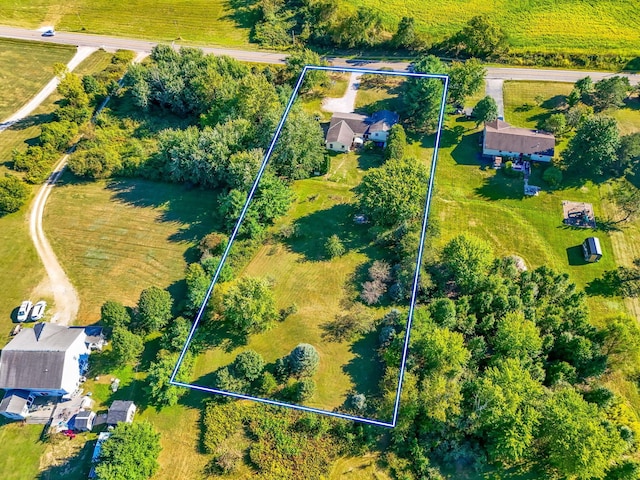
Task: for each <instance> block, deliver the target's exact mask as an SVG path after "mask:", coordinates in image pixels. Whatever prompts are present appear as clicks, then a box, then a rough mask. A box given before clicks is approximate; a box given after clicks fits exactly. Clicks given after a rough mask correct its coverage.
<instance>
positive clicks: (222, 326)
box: [189, 320, 248, 355]
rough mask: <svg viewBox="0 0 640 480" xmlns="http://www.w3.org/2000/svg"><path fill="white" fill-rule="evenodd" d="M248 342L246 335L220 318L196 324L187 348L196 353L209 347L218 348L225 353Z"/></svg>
mask: <svg viewBox="0 0 640 480" xmlns="http://www.w3.org/2000/svg"><path fill="white" fill-rule="evenodd" d="M247 343H248V336H247V335H246V334H244V333H240V332H238V331H237V329H235V328H234V327H233V326H232V325H230V324H228V323H227V322H224V321H221V320H208V321H205V322H204V324H203V323H201V324H200V325H198V328H197V330H196V333H195V335H194V337H193V340H192V342H191V345H190V346H189V349H190V350H191V351H192V352H193V353H194V354H196V355H197V354H198V353H199V352H202V351H203V350H207V349H210V348H220V349H222V350H224V351H225V352H226V353H229V352H232V351H233V350H235V349H236V348H238V347H241V346H243V345H246V344H247Z"/></svg>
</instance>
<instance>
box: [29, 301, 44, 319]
mask: <svg viewBox="0 0 640 480" xmlns="http://www.w3.org/2000/svg"><path fill="white" fill-rule="evenodd" d="M46 308H47V302H45V301H44V300H40V301H39V302H38V303H36V304H35V305H34V306H33V310H32V311H31V321H32V322H35V321H36V320H40V319H41V318H42V317H44V311H45V309H46Z"/></svg>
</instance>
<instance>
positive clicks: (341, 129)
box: [327, 120, 354, 145]
mask: <svg viewBox="0 0 640 480" xmlns="http://www.w3.org/2000/svg"><path fill="white" fill-rule="evenodd" d="M353 136H354V133H353V130H351V127H349V125H348V124H347V123H346V122H345V121H343V120H341V121H339V122H338V123H335V124H334V125H333V126H331V127H329V130H328V131H327V142H331V143H333V142H337V143H343V144H345V145H351V142H352V141H353Z"/></svg>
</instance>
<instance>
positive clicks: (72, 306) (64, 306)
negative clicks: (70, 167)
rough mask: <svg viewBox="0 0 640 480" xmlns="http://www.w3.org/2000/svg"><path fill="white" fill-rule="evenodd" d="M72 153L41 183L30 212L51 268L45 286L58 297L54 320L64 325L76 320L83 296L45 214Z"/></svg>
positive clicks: (32, 232)
mask: <svg viewBox="0 0 640 480" xmlns="http://www.w3.org/2000/svg"><path fill="white" fill-rule="evenodd" d="M68 157H69V155H65V156H64V157H62V159H61V160H60V161H59V162H58V164H57V165H56V167H55V168H54V171H53V173H52V174H51V176H50V177H49V179H48V180H47V181H46V183H45V184H44V185H42V187H40V190H38V194H37V195H36V198H35V199H34V201H33V205H32V207H31V213H30V215H29V234H30V235H31V239H32V240H33V244H34V245H35V247H36V251H37V252H38V256H39V257H40V260H42V263H43V264H44V268H45V270H46V272H47V277H48V282H45V284H46V285H45V286H44V288H45V289H46V290H48V291H51V293H52V294H53V299H54V301H55V307H54V309H55V310H54V312H55V313H54V315H53V317H52V318H51V321H52V322H56V323H59V324H60V325H70V324H71V323H73V321H74V320H75V318H76V315H78V309H79V308H80V297H79V296H78V292H76V289H75V288H74V287H73V285H72V284H71V281H70V280H69V277H67V274H66V273H65V271H64V270H63V269H62V266H61V265H60V262H58V257H56V254H55V253H54V252H53V248H51V244H50V243H49V240H47V237H46V236H45V234H44V230H43V228H42V216H43V214H44V206H45V205H46V203H47V198H49V194H50V193H51V190H52V188H53V186H54V185H55V183H56V182H57V181H58V178H59V177H60V175H61V174H62V172H63V170H64V168H65V166H66V163H67V158H68ZM47 283H48V284H47ZM41 285H42V284H41Z"/></svg>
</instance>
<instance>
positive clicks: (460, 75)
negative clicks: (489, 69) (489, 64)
mask: <svg viewBox="0 0 640 480" xmlns="http://www.w3.org/2000/svg"><path fill="white" fill-rule="evenodd" d="M447 73H448V74H449V100H450V101H451V102H453V103H454V104H464V102H465V100H466V99H467V97H469V96H471V95H475V94H476V93H477V92H478V91H479V90H480V88H482V85H483V83H484V76H485V74H486V69H485V67H484V66H483V65H482V63H480V61H478V60H476V59H474V58H472V59H471V60H467V61H466V62H453V63H451V65H450V66H449V68H448V72H447Z"/></svg>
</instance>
